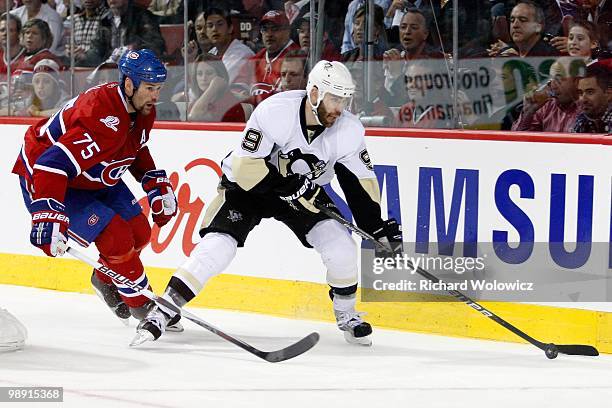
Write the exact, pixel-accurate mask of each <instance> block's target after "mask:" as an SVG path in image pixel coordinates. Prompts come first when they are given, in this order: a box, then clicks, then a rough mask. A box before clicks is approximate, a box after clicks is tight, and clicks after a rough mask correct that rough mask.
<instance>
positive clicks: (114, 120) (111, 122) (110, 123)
mask: <svg viewBox="0 0 612 408" xmlns="http://www.w3.org/2000/svg"><path fill="white" fill-rule="evenodd" d="M100 122H102V123H104V124H105V125H106V127H108V128H111V129H113V130H114V131H115V132H116V131H117V125H118V124H119V118H118V117H116V116H107V117H105V118H104V119H100Z"/></svg>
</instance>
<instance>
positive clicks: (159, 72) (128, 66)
mask: <svg viewBox="0 0 612 408" xmlns="http://www.w3.org/2000/svg"><path fill="white" fill-rule="evenodd" d="M117 65H119V83H120V84H121V86H123V84H124V81H125V78H126V77H127V78H130V79H131V80H132V82H133V83H134V86H135V87H136V88H138V87H139V86H140V82H142V81H144V82H153V83H158V82H165V81H166V76H167V73H168V71H166V67H165V66H164V64H162V62H161V61H160V60H159V58H157V56H155V53H154V52H153V51H151V50H149V49H146V48H143V49H142V50H136V51H126V52H125V53H124V54H123V55H122V56H121V58H120V59H119V64H117Z"/></svg>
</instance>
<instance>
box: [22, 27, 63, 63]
mask: <svg viewBox="0 0 612 408" xmlns="http://www.w3.org/2000/svg"><path fill="white" fill-rule="evenodd" d="M52 43H53V34H51V30H50V29H49V25H48V24H47V23H46V22H44V21H43V20H40V19H38V18H35V19H32V20H28V21H27V22H26V23H25V24H24V25H23V27H22V29H21V45H23V47H24V48H25V57H24V58H23V60H21V61H19V62H18V63H17V65H16V66H15V69H21V70H24V71H33V70H34V66H36V63H38V61H41V60H43V59H50V60H53V61H55V62H56V63H57V65H58V66H59V67H60V69H63V68H64V64H63V63H62V62H61V61H60V59H59V58H58V57H57V56H56V55H55V54H53V53H52V52H51V51H49V47H50V46H51V44H52Z"/></svg>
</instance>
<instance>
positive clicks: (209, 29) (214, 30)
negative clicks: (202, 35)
mask: <svg viewBox="0 0 612 408" xmlns="http://www.w3.org/2000/svg"><path fill="white" fill-rule="evenodd" d="M231 34H232V31H231V29H230V27H229V26H228V25H227V21H226V20H225V18H223V16H219V15H217V14H213V15H211V16H208V18H207V19H206V35H207V36H208V38H209V39H210V41H211V42H212V44H213V45H214V46H225V45H226V44H228V43H229V42H230V40H231Z"/></svg>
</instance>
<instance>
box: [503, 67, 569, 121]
mask: <svg viewBox="0 0 612 408" xmlns="http://www.w3.org/2000/svg"><path fill="white" fill-rule="evenodd" d="M550 78H551V80H550V84H549V85H548V87H547V89H545V90H544V91H542V92H540V93H535V94H534V93H530V94H527V95H525V97H524V98H523V110H522V112H521V114H520V116H519V118H518V119H517V120H516V121H515V122H514V124H513V125H512V130H525V131H529V130H530V131H542V132H570V131H571V130H572V127H573V126H574V121H575V120H576V116H577V115H578V104H577V103H576V102H577V101H578V88H577V87H576V85H577V83H578V79H577V78H575V77H572V76H569V74H568V67H565V66H564V65H563V63H562V62H561V60H560V61H557V62H555V63H553V64H552V65H551V67H550ZM546 94H548V95H546Z"/></svg>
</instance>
